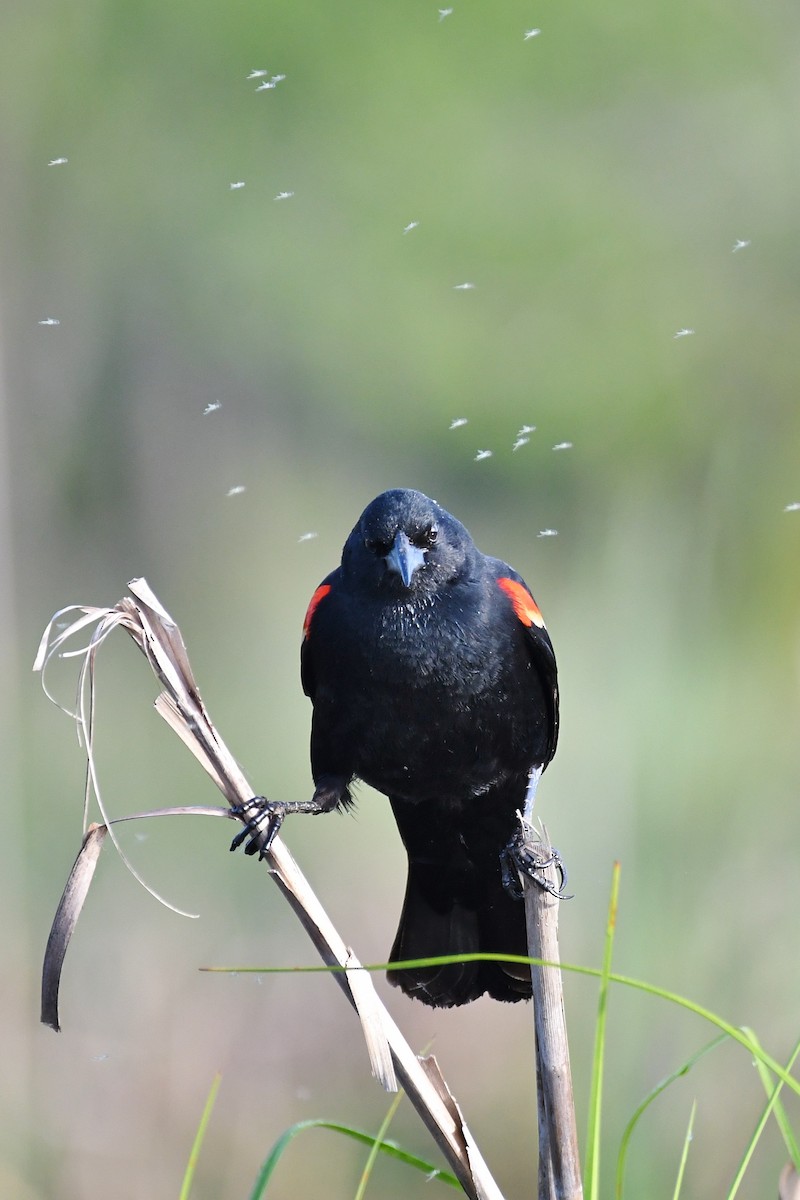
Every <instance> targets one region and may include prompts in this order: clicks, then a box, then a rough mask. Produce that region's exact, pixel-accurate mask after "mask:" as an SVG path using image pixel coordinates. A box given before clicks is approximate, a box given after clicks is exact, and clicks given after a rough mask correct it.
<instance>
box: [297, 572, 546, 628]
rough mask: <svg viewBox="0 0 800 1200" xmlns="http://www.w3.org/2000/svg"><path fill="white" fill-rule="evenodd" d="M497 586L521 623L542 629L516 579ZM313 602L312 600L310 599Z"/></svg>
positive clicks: (532, 602) (530, 598)
mask: <svg viewBox="0 0 800 1200" xmlns="http://www.w3.org/2000/svg"><path fill="white" fill-rule="evenodd" d="M497 586H498V587H500V588H502V589H503V591H504V592H505V594H506V595H507V596H508V598H509V600H510V601H511V604H512V606H513V609H514V612H515V613H516V614H517V616H518V617H519V619H520V621H522V624H523V625H538V627H539V628H540V629H544V619H543V617H542V614H541V613H540V612H539V608H538V606H537V604H536V601H535V600H534V598H533V596H532V595H531V594H530V592H529V591H528V589H527V588H526V587H523V585H522V584H521V583H517V581H516V579H506V578H505V577H504V578H502V579H498V581H497ZM312 603H313V601H312Z"/></svg>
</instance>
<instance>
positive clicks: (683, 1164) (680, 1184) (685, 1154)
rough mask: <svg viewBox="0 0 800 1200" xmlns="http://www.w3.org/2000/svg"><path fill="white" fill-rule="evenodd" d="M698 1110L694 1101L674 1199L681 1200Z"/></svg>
mask: <svg viewBox="0 0 800 1200" xmlns="http://www.w3.org/2000/svg"><path fill="white" fill-rule="evenodd" d="M696 1112H697V1101H696V1100H693V1101H692V1111H691V1112H690V1113H689V1124H688V1126H687V1128H686V1137H685V1138H684V1139H683V1153H682V1154H681V1162H680V1166H679V1167H678V1178H677V1179H676V1180H675V1191H674V1192H673V1193H672V1200H679V1197H680V1194H681V1188H682V1187H683V1173H684V1171H685V1170H686V1160H687V1158H688V1157H689V1145H690V1143H691V1140H692V1129H693V1128H694V1114H695V1113H696Z"/></svg>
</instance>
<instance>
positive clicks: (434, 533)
mask: <svg viewBox="0 0 800 1200" xmlns="http://www.w3.org/2000/svg"><path fill="white" fill-rule="evenodd" d="M438 536H439V530H438V529H437V528H436V526H435V525H431V526H429V527H428V528H427V529H420V531H419V533H415V534H414V536H413V538H412V539H411V540H412V542H413V543H414V545H415V546H418V547H419V549H420V550H430V548H431V546H433V545H434V544H435V542H436V539H437V537H438Z"/></svg>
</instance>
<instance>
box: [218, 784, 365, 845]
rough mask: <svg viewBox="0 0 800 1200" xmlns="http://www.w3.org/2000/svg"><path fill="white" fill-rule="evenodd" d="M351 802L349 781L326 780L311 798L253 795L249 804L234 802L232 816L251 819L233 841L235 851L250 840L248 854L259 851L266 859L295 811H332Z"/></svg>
mask: <svg viewBox="0 0 800 1200" xmlns="http://www.w3.org/2000/svg"><path fill="white" fill-rule="evenodd" d="M349 801H350V793H349V791H348V790H347V785H346V783H342V781H340V780H335V781H334V780H328V779H326V780H322V781H320V783H319V785H318V786H317V789H316V791H315V792H314V795H313V796H312V798H311V799H310V800H293V801H289V800H268V799H267V798H266V796H253V797H252V799H250V800H248V801H247V803H246V804H233V805H231V808H230V815H231V816H232V817H244V818H247V820H246V823H245V826H244V828H243V829H242V831H241V833H237V835H236V837H235V838H234V839H233V841H232V842H231V850H238V849H239V847H240V846H241V844H242V843H243V842H247V845H246V846H245V848H244V852H245V854H258V857H259V859H262V858H265V857H266V855H267V854H268V852H269V848H270V846H271V845H272V843H273V841H274V840H275V838H276V836H277V834H278V832H279V830H280V827H281V825H282V824H283V822H284V819H285V818H286V817H288V816H291V814H292V813H311V814H312V815H313V816H318V815H319V814H320V813H327V812H332V811H333V809H334V808H338V807H339V805H346V804H348V803H349ZM249 814H251V815H249ZM248 839H249V840H248Z"/></svg>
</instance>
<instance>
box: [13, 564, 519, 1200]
mask: <svg viewBox="0 0 800 1200" xmlns="http://www.w3.org/2000/svg"><path fill="white" fill-rule="evenodd" d="M128 586H129V589H130V595H129V596H126V597H124V598H123V599H122V600H120V602H119V603H118V604H116V605H115V606H114V607H113V608H95V607H90V606H86V607H79V608H77V611H78V612H79V613H80V614H81V616H80V617H79V618H78V619H77V620H76V621H74V622H73V623H72V625H70V626H69V628H67V629H65V630H63V631H62V632H60V633H59V634H58V635H55V636H54V634H53V630H54V622H55V620H56V618H53V621H51V623H50V625H49V626H48V629H47V630H46V631H45V634H44V637H43V638H42V642H41V645H40V647H39V652H38V654H37V657H36V661H35V663H34V669H35V670H41V671H44V669H45V667H46V665H47V662H48V661H49V659H50V658H51V657H52V656H53V655H54V654H56V653H58V652H59V651H61V648H62V647H63V646H64V644H65V642H67V641H68V639H69V638H70V637H72V636H73V635H74V634H76V633H77V632H79V631H81V630H84V629H89V628H93V633H92V635H91V638H90V640H89V643H88V645H87V646H86V647H84V648H83V649H82V650H80V651H73V652H71V653H73V654H74V655H76V656H78V655H81V656H82V658H83V663H82V666H81V672H80V679H79V689H78V695H79V703H78V709H77V712H76V713H73V714H72V715H73V716H74V717H75V718H76V719H77V720H78V722H79V725H80V727H81V729H82V731H83V735H84V739H85V741H86V750H87V758H88V765H89V770H88V780H87V789H88V788H93V789H94V792H95V795H96V796H97V799H98V803H100V794H99V788H98V785H97V776H96V772H95V768H94V759H93V753H92V731H93V722H94V708H93V691H92V680H93V672H94V664H95V657H96V653H97V650H98V648H99V646H100V645H101V644H102V642H103V641H104V640H105V638H106V637H107V636H108V634H109V633H110V632H111V631H112V630H113V629H114V628H116V627H117V626H121V627H122V628H123V629H124V630H125V631H126V632H127V633H128V634H129V635H130V636H131V637H132V638H133V640H134V642H135V643H136V645H137V646H138V647H139V649H140V650H141V651H142V653H143V654H144V655H145V657H146V658H147V660H148V662H149V663H150V666H151V667H152V669H153V671H154V673H155V675H156V677H157V678H158V680H159V681H160V683H161V685H162V687H163V689H164V690H163V691H162V692H161V694H160V695H159V696H158V697H157V699H156V702H155V706H156V709H157V711H158V712H159V713H160V715H161V716H162V717H163V718H164V719H165V720H166V721H167V723H168V724H169V725H170V727H171V728H172V729H173V730H174V731H175V732H176V733H177V734H178V736H179V737H180V738H181V740H182V741H183V742H184V743H185V745H186V746H187V747H188V748H189V750H191V752H192V753H193V754H194V756H195V758H197V759H198V761H199V762H200V764H201V765H202V766H203V767H204V769H205V770H206V771H207V773H208V774H209V775H210V777H211V779H212V780H213V781H214V783H215V784H216V786H217V787H218V788H219V790H220V791H221V792H222V794H223V796H224V797H225V799H226V800H227V802H228V804H229V805H231V806H232V805H246V804H247V802H248V801H249V800H250V799H251V798H252V797H253V795H254V791H253V788H252V787H251V786H250V784H249V783H248V782H247V780H246V779H245V777H244V775H243V773H242V771H241V769H240V768H239V766H238V764H237V763H236V760H235V759H234V757H233V755H232V754H231V752H230V751H229V750H228V748H227V746H226V745H225V743H224V742H223V741H222V738H221V737H220V736H219V734H218V733H217V731H216V729H215V728H214V726H213V724H212V722H211V720H210V718H209V715H208V713H207V711H206V708H205V705H204V704H203V701H202V699H201V697H200V692H199V690H198V687H197V684H196V682H195V679H194V675H193V673H192V669H191V666H190V664H189V658H188V655H187V652H186V646H185V644H184V641H183V638H182V636H181V633H180V630H179V628H178V626H177V624H176V623H175V621H174V620H173V619H172V617H171V616H170V615H169V613H168V612H167V611H166V609H164V607H163V606H162V605H161V603H160V602H159V600H158V599H157V597H156V596H155V595H154V593H153V592H152V591H151V589H150V587H149V585H148V584H147V582H146V581H145V580H144V579H136V580H133V581H132V582H131V583H130V584H129V585H128ZM64 611H69V610H64ZM61 615H62V614H61V613H59V614H57V617H58V616H61ZM48 694H49V693H48ZM101 812H103V815H104V816H105V814H104V811H103V809H102V804H101ZM178 812H194V813H198V812H201V813H205V814H207V815H214V816H230V815H232V814H231V813H230V812H229V810H228V809H221V808H216V809H215V808H208V807H203V808H200V807H197V808H191V809H163V810H160V811H159V812H158V813H153V814H137V815H154V816H158V815H167V814H175V813H178ZM126 819H130V818H126ZM113 824H114V822H108V821H106V823H105V824H103V825H95V826H92V827H90V828H89V830H88V832H87V835H86V837H85V839H84V844H83V847H82V849H81V852H80V853H79V855H78V858H77V860H76V862H75V865H74V867H73V869H72V872H71V873H70V877H69V880H68V881H67V885H66V887H65V889H64V895H63V896H62V899H61V903H60V904H59V908H58V912H57V914H56V918H55V920H54V922H53V929H52V931H51V934H50V939H49V941H48V946H47V952H46V955H45V964H44V969H43V975H42V1020H43V1021H44V1022H45V1023H46V1024H49V1025H51V1026H52V1027H53V1028H54V1029H58V1028H59V1022H58V991H59V982H60V976H61V967H62V963H63V959H64V955H65V953H66V949H67V946H68V944H69V938H70V935H71V933H72V930H73V929H74V926H75V922H76V921H77V918H78V916H79V914H80V910H81V906H82V904H83V901H84V899H85V897H86V894H87V891H88V888H89V885H90V883H91V878H92V875H93V873H94V867H95V864H96V862H97V856H98V854H99V852H100V849H101V846H102V843H103V841H104V838H105V834H106V832H107V831H108V833H109V834H110V836H111V838H112V840H114V839H115V835H114V831H113V829H112V828H110V826H112V825H113ZM265 862H266V864H267V867H268V869H269V871H270V874H271V876H272V878H273V879H274V880H275V882H276V883H277V885H278V887H279V888H280V890H281V892H282V893H283V895H284V896H285V897H286V899H287V901H288V902H289V904H290V905H291V907H292V909H293V910H294V912H295V913H296V914H297V916H298V917H299V919H300V921H301V923H302V925H303V928H304V929H305V930H306V932H307V934H308V936H309V937H310V939H311V941H312V942H313V944H314V946H315V947H316V949H317V951H318V952H319V954H320V956H321V957H322V960H323V962H325V963H326V964H327V965H328V966H332V967H339V968H341V970H340V971H335V972H332V977H333V979H334V980H335V981H336V983H338V985H339V986H340V987H341V988H342V990H343V991H344V993H345V996H346V997H347V999H348V1000H349V1001H350V1003H351V1004H352V1006H353V1008H354V1009H355V1010H356V1012H357V1013H358V1015H359V1017H360V1019H361V1025H362V1029H363V1031H364V1036H365V1040H366V1043H367V1049H368V1052H369V1056H370V1062H371V1065H372V1071H373V1074H374V1075H375V1076H376V1077H377V1078H378V1080H379V1081H380V1082H381V1084H382V1086H383V1087H384V1088H386V1089H387V1090H390V1091H392V1090H396V1089H397V1080H398V1079H399V1081H400V1084H401V1085H402V1087H403V1089H404V1090H405V1092H406V1093H407V1095H408V1097H409V1099H410V1100H411V1102H412V1104H413V1105H414V1107H415V1108H416V1110H417V1112H418V1113H419V1115H420V1117H421V1118H422V1120H423V1121H424V1123H425V1125H426V1126H427V1128H428V1129H429V1131H430V1132H431V1134H432V1136H433V1137H434V1139H435V1141H436V1142H437V1144H438V1145H439V1148H440V1149H441V1151H442V1153H443V1155H444V1156H445V1158H446V1159H447V1162H448V1164H449V1165H450V1167H451V1168H452V1170H453V1173H454V1174H455V1175H456V1177H457V1178H458V1180H459V1182H460V1184H461V1186H462V1188H463V1189H464V1192H465V1193H466V1194H467V1196H470V1197H473V1198H474V1200H502V1195H501V1193H500V1190H499V1188H498V1186H497V1184H496V1183H495V1181H494V1179H493V1178H492V1176H491V1174H490V1173H489V1170H488V1168H487V1166H486V1164H485V1162H484V1161H483V1158H482V1156H481V1154H480V1151H479V1150H478V1148H477V1146H476V1145H475V1142H474V1141H473V1139H472V1136H471V1135H470V1132H469V1130H468V1128H467V1126H466V1123H465V1122H464V1120H463V1117H462V1116H461V1113H460V1111H459V1109H458V1105H457V1104H456V1102H455V1100H454V1098H453V1096H452V1095H451V1093H450V1091H449V1089H448V1087H447V1085H446V1083H445V1081H444V1079H443V1077H442V1075H441V1073H440V1071H439V1068H438V1065H437V1064H436V1061H435V1059H434V1058H433V1057H427V1058H418V1057H417V1055H416V1054H415V1053H414V1052H413V1050H412V1049H411V1047H410V1046H409V1045H408V1043H407V1042H406V1041H405V1039H404V1038H403V1036H402V1034H401V1033H400V1031H399V1029H398V1028H397V1026H396V1025H395V1023H394V1021H393V1020H392V1018H391V1016H390V1015H389V1013H388V1012H387V1010H386V1009H385V1008H384V1006H383V1004H382V1003H381V1001H380V999H379V997H378V995H377V993H376V991H375V988H374V986H373V983H372V980H371V978H370V976H369V974H368V973H367V972H366V971H364V970H363V968H361V967H360V964H359V962H358V960H357V959H356V957H355V955H354V954H353V952H352V950H350V948H349V947H348V946H347V945H346V944H345V942H344V941H343V939H342V938H341V937H340V935H339V934H338V932H337V931H336V929H335V928H334V926H333V924H332V923H331V921H330V919H329V918H328V916H327V914H326V912H325V910H324V909H323V907H322V905H321V904H320V902H319V900H318V899H317V897H316V895H315V894H314V892H313V890H312V889H311V887H310V886H309V884H308V881H307V880H306V879H305V877H304V876H303V874H302V872H301V871H300V868H299V867H298V865H297V863H296V862H295V860H294V858H293V857H292V855H291V854H290V853H289V850H288V849H287V848H286V845H285V844H284V842H283V841H282V840H281V838H280V837H276V838H275V839H274V841H273V842H272V845H271V847H270V850H269V852H268V853H267V855H266V857H265Z"/></svg>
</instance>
